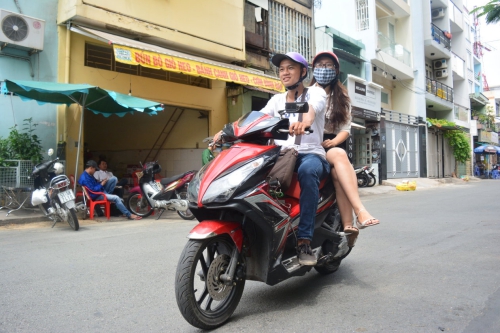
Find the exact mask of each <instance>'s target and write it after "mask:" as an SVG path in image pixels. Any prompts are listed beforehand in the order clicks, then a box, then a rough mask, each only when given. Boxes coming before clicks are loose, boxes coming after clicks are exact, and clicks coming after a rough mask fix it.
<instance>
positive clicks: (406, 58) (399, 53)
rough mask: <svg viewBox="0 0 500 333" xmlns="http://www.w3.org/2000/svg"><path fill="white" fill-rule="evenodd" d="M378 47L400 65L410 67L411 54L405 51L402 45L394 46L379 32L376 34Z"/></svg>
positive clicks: (393, 43) (394, 44)
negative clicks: (400, 63) (399, 62)
mask: <svg viewBox="0 0 500 333" xmlns="http://www.w3.org/2000/svg"><path fill="white" fill-rule="evenodd" d="M378 47H379V48H380V49H381V50H382V51H383V52H385V53H387V54H389V55H390V56H392V57H394V58H396V59H398V60H399V61H401V62H402V63H404V64H406V65H408V66H411V52H410V51H408V50H407V49H405V48H404V47H403V45H400V44H396V43H395V42H394V41H392V40H391V39H390V38H389V37H387V36H385V35H384V34H383V33H381V32H380V31H379V32H378Z"/></svg>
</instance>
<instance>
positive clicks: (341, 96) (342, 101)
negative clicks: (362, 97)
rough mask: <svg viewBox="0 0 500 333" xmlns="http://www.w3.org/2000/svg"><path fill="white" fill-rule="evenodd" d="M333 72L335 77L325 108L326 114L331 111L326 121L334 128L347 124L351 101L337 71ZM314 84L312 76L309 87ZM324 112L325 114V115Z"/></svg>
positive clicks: (314, 79) (331, 83) (314, 80)
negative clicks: (335, 74)
mask: <svg viewBox="0 0 500 333" xmlns="http://www.w3.org/2000/svg"><path fill="white" fill-rule="evenodd" d="M335 72H336V73H337V76H336V77H335V79H334V80H333V81H332V82H330V84H329V86H330V94H329V96H328V105H327V106H326V112H328V110H330V109H331V110H333V112H331V113H330V117H329V118H327V119H326V121H327V122H328V123H330V124H333V125H334V126H340V125H342V124H345V123H347V122H348V121H349V120H350V115H349V110H350V107H351V99H350V98H349V94H348V93H347V89H346V88H345V86H344V85H343V84H342V83H341V82H340V80H339V70H338V69H337V67H335ZM315 83H316V78H315V77H314V76H313V79H312V81H311V84H310V85H311V86H313V85H314V84H315ZM326 112H325V114H326Z"/></svg>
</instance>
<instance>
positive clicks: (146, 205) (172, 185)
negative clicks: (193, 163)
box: [127, 162, 196, 220]
mask: <svg viewBox="0 0 500 333" xmlns="http://www.w3.org/2000/svg"><path fill="white" fill-rule="evenodd" d="M141 167H142V172H140V173H139V175H138V178H139V185H138V186H136V187H134V188H132V189H131V190H130V196H129V197H128V199H127V206H128V209H129V210H130V211H131V212H132V213H133V214H135V215H139V216H142V217H147V216H149V215H151V214H152V213H153V212H154V210H155V209H156V210H159V211H160V214H159V215H158V217H157V218H156V219H157V220H158V219H159V218H160V217H161V215H162V214H163V212H164V211H165V210H176V211H177V214H179V216H180V217H181V218H183V219H185V220H192V219H194V215H193V214H192V213H191V211H190V210H189V209H188V208H187V204H186V201H185V199H186V198H187V185H188V184H189V182H190V181H191V179H192V178H193V176H194V174H195V173H196V171H188V172H185V173H183V174H180V175H177V176H173V177H169V178H163V179H161V180H160V182H157V181H156V180H155V175H156V174H158V173H160V171H161V166H160V165H159V164H158V162H148V163H146V164H144V165H142V164H141Z"/></svg>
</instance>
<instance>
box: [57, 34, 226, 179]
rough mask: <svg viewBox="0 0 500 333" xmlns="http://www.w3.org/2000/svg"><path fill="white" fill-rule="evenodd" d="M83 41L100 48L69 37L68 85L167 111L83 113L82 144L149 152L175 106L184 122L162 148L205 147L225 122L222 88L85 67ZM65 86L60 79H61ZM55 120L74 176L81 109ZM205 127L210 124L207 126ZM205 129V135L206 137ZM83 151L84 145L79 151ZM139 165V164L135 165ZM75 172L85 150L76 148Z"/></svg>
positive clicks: (62, 54) (62, 51) (78, 37)
mask: <svg viewBox="0 0 500 333" xmlns="http://www.w3.org/2000/svg"><path fill="white" fill-rule="evenodd" d="M65 35H66V31H63V30H61V31H60V41H64V42H62V43H61V45H60V52H59V55H60V59H63V60H64V59H65V46H66V42H65V41H66V38H65ZM85 42H88V43H92V44H99V45H103V46H104V45H106V44H104V43H100V42H98V41H96V40H95V39H91V38H88V37H85V36H83V35H80V34H77V33H71V36H70V55H71V58H70V62H69V63H70V66H69V83H86V84H90V85H96V86H99V87H101V88H104V89H109V90H113V91H117V92H120V93H123V94H127V93H128V92H129V89H131V90H132V95H133V96H136V97H140V98H144V99H148V100H151V101H156V102H159V103H163V104H165V106H166V108H165V111H163V112H159V113H158V115H156V116H149V115H146V114H141V113H138V112H136V113H134V114H128V115H126V116H124V117H118V116H115V115H112V116H110V117H104V116H103V115H96V114H93V113H92V112H91V111H88V110H87V111H85V114H84V132H83V133H84V134H85V135H83V136H82V143H83V142H86V143H87V144H88V146H89V147H90V148H91V149H94V150H96V149H98V150H112V151H121V150H133V149H136V150H149V149H151V148H152V147H153V145H154V143H155V141H156V139H157V138H158V136H159V134H160V133H161V131H162V129H163V128H164V126H165V124H166V122H167V121H168V117H169V115H170V114H171V113H172V112H173V110H174V109H175V107H183V108H185V109H186V111H185V112H184V114H183V115H182V118H180V120H179V122H178V123H177V124H176V125H175V127H174V129H173V131H172V132H171V134H170V136H169V138H168V141H167V142H166V143H165V145H164V146H163V148H184V149H185V148H192V149H195V148H198V147H200V148H204V146H203V145H204V144H203V143H202V142H201V141H202V140H203V139H204V138H205V137H207V135H213V134H214V133H216V132H217V131H219V130H220V129H222V127H223V125H224V124H226V123H227V122H228V117H227V99H226V83H225V82H223V81H218V80H212V81H211V89H206V88H199V87H195V86H190V85H185V84H178V83H173V82H168V81H161V80H156V79H150V78H146V77H141V76H134V75H129V74H124V73H118V72H113V71H107V70H103V69H98V68H92V67H86V66H84V63H85V53H84V52H85ZM61 62H62V63H64V61H60V62H59V70H60V71H62V72H60V78H64V75H63V74H64V71H65V66H64V64H61ZM60 81H61V82H63V79H60ZM64 109H65V110H63V111H61V112H60V114H59V118H58V120H59V121H58V131H59V132H58V134H59V135H58V138H59V137H60V134H62V135H63V141H66V142H67V151H66V152H67V154H66V160H67V170H68V174H71V173H74V170H75V163H76V151H77V148H76V147H75V142H78V133H79V125H80V116H81V113H80V110H79V107H76V106H72V107H70V108H64ZM198 110H204V111H205V113H208V118H198V117H199V116H200V115H201V114H200V113H199V112H198ZM207 122H208V125H207ZM207 128H208V133H207ZM81 148H83V144H82V147H81ZM135 162H138V161H135ZM79 165H80V166H79V169H78V170H79V171H78V173H80V172H81V171H82V166H83V149H80V160H79Z"/></svg>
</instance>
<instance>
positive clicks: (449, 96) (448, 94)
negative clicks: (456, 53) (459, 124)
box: [426, 78, 453, 102]
mask: <svg viewBox="0 0 500 333" xmlns="http://www.w3.org/2000/svg"><path fill="white" fill-rule="evenodd" d="M426 90H427V92H428V93H431V94H433V95H435V96H437V97H439V98H442V99H444V100H446V101H448V102H453V88H450V87H448V86H447V85H446V84H443V83H441V82H438V81H436V80H433V79H429V78H426Z"/></svg>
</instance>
